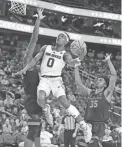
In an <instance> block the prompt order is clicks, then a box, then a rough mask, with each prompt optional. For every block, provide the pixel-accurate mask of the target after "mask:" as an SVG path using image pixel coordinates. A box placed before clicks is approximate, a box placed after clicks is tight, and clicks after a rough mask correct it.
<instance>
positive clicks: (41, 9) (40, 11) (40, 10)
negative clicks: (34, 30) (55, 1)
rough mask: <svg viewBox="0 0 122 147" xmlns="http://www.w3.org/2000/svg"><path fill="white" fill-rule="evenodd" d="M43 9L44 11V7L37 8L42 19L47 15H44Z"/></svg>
mask: <svg viewBox="0 0 122 147" xmlns="http://www.w3.org/2000/svg"><path fill="white" fill-rule="evenodd" d="M43 11H44V8H37V12H38V15H39V19H40V20H42V19H43V18H45V15H43Z"/></svg>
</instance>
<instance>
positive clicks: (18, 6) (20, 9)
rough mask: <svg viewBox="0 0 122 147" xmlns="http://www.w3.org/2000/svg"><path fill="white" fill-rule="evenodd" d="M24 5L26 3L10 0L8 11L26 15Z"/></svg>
mask: <svg viewBox="0 0 122 147" xmlns="http://www.w3.org/2000/svg"><path fill="white" fill-rule="evenodd" d="M26 7H27V5H26V4H22V3H18V2H15V1H12V0H11V8H10V9H9V11H10V12H12V13H16V14H20V15H26Z"/></svg>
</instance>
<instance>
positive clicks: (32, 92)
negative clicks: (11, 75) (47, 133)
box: [23, 9, 45, 147]
mask: <svg viewBox="0 0 122 147" xmlns="http://www.w3.org/2000/svg"><path fill="white" fill-rule="evenodd" d="M37 11H38V18H37V20H36V23H35V27H34V30H33V34H32V36H31V40H30V43H29V45H28V48H27V52H26V54H25V57H24V60H23V67H25V66H26V65H27V64H28V63H29V62H30V61H31V60H32V57H33V53H34V49H35V47H36V42H37V40H38V32H39V26H40V20H42V19H43V18H44V17H45V16H43V15H42V12H43V9H37ZM23 84H24V90H25V93H26V97H25V102H24V105H25V109H26V111H27V113H28V115H29V116H30V120H29V121H28V125H29V133H28V136H27V139H26V140H25V142H24V147H32V146H33V143H34V141H35V146H36V147H40V130H41V124H40V120H39V118H40V117H41V116H42V108H41V107H40V106H39V105H38V104H37V86H38V84H39V76H38V71H37V69H36V67H33V68H30V69H29V70H27V72H26V74H24V75H23Z"/></svg>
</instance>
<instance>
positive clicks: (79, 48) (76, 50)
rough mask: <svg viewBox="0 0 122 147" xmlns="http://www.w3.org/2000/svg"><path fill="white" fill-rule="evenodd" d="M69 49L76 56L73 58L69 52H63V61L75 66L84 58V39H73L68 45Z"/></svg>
mask: <svg viewBox="0 0 122 147" xmlns="http://www.w3.org/2000/svg"><path fill="white" fill-rule="evenodd" d="M70 51H71V52H72V53H73V54H74V55H76V56H77V58H75V59H73V58H72V56H71V55H70V54H69V53H65V54H64V61H65V62H66V63H67V64H69V65H70V66H75V65H76V64H79V63H80V61H82V60H83V59H84V56H85V55H86V53H87V46H86V44H85V42H84V41H81V40H80V41H79V40H74V41H73V42H72V43H71V45H70Z"/></svg>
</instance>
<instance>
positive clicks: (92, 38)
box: [0, 0, 122, 147]
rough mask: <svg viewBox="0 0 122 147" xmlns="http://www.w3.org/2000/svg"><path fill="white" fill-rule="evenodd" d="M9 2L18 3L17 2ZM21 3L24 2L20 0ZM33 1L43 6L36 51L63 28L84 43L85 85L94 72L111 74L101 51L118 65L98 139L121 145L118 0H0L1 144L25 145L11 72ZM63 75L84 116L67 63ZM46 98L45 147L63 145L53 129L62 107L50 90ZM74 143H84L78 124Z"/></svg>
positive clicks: (30, 23) (26, 35)
mask: <svg viewBox="0 0 122 147" xmlns="http://www.w3.org/2000/svg"><path fill="white" fill-rule="evenodd" d="M14 2H17V3H19V6H17V5H16V4H15V3H14ZM13 3H14V6H15V5H16V10H15V12H12V11H10V8H11V7H12V4H13ZM20 3H22V4H23V6H20V5H21V4H20ZM37 7H42V8H44V12H43V14H44V15H45V16H46V17H45V18H44V19H43V20H42V21H41V23H40V29H39V37H38V42H37V45H36V51H35V52H36V53H38V52H39V50H40V48H41V47H42V46H43V45H45V44H46V45H49V44H51V45H55V39H56V37H57V35H58V34H59V33H60V32H62V31H63V32H67V33H68V34H69V36H70V39H71V41H73V40H75V39H83V40H84V41H85V42H86V44H87V55H86V56H85V58H84V60H83V61H82V64H81V67H80V74H81V78H82V81H83V83H84V84H85V85H86V86H87V87H89V88H94V84H93V82H94V80H95V79H96V77H99V76H100V75H110V71H109V69H108V66H107V64H105V63H103V62H101V61H102V60H103V59H104V57H105V54H106V53H111V55H112V57H111V61H112V63H113V65H114V67H115V69H116V71H117V82H116V87H115V89H114V93H113V100H112V102H111V108H110V110H109V112H110V113H109V115H110V117H109V120H108V122H107V124H106V131H105V135H106V134H107V135H108V138H107V139H108V140H107V139H106V140H103V143H102V146H103V147H120V146H121V133H122V128H121V44H122V42H121V20H122V15H121V1H120V0H42V1H41V0H14V1H10V0H0V147H8V146H10V147H17V146H20V147H24V145H23V142H24V140H25V139H26V136H27V133H28V115H27V113H26V111H25V109H24V104H23V103H24V101H23V99H24V97H25V93H24V89H23V84H22V78H21V76H16V77H15V76H14V73H16V72H17V71H19V70H21V69H22V60H23V57H24V54H25V51H26V49H27V46H28V43H29V41H30V37H31V34H32V31H33V28H34V25H35V20H36V18H37ZM22 9H24V10H22ZM62 76H63V81H64V85H65V87H66V93H67V98H68V100H69V101H70V102H71V103H72V104H73V105H74V106H76V108H77V109H78V110H79V111H80V113H81V114H82V116H84V113H85V108H86V105H87V98H86V97H84V96H83V95H82V94H81V93H80V91H78V90H77V88H76V87H77V85H76V84H75V79H74V69H73V68H71V67H69V66H66V67H65V68H64V69H63V74H62ZM48 101H49V103H50V105H51V107H52V113H53V116H54V121H55V122H54V127H53V128H51V127H50V126H49V125H48V124H47V125H46V127H45V128H46V131H47V132H50V134H52V137H51V138H49V140H50V144H48V145H47V147H53V146H54V147H55V146H57V147H63V146H64V139H63V137H64V136H63V131H62V132H61V133H60V134H58V135H57V132H58V128H59V126H60V124H61V121H62V118H63V117H64V116H65V110H64V109H63V108H62V107H61V105H60V104H59V102H58V100H56V99H55V98H54V97H53V96H50V98H49V99H48ZM7 126H9V127H7ZM46 137H47V136H46ZM110 138H111V139H110ZM43 139H45V138H43ZM109 139H110V140H109ZM40 140H41V136H40ZM75 146H76V147H87V144H85V142H84V141H83V136H82V132H81V131H80V130H78V133H77V136H76V142H75ZM44 147H45V146H44ZM67 147H68V146H67ZM71 147H72V146H71ZM94 147H95V146H94Z"/></svg>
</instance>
